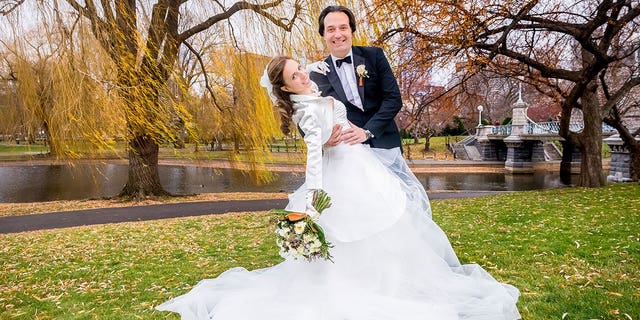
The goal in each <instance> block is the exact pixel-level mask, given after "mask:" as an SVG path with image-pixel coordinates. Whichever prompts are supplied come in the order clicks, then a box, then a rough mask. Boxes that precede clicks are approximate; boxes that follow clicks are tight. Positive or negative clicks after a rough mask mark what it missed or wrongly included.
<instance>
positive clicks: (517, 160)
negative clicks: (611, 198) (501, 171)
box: [451, 98, 629, 181]
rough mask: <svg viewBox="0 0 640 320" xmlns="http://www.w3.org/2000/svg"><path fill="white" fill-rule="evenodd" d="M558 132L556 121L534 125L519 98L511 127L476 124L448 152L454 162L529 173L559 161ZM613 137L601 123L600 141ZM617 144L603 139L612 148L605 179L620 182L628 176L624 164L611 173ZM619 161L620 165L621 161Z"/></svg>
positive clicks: (576, 128) (576, 161)
mask: <svg viewBox="0 0 640 320" xmlns="http://www.w3.org/2000/svg"><path fill="white" fill-rule="evenodd" d="M582 128H583V123H582V122H575V123H571V124H570V126H569V130H571V131H573V132H580V131H581V130H582ZM559 129H560V128H559V123H558V122H556V121H551V122H542V123H537V122H535V121H533V120H531V119H530V118H529V117H528V116H527V104H526V103H525V102H524V101H522V98H520V99H518V102H516V103H515V104H514V105H513V117H512V120H511V124H509V125H503V126H491V125H479V126H478V127H477V130H476V134H475V135H471V136H468V137H467V138H465V139H463V140H461V141H460V142H458V143H457V144H455V145H452V146H451V149H453V152H454V155H455V157H456V158H457V159H466V160H478V161H504V166H505V170H506V171H507V172H512V173H531V172H533V171H534V164H535V163H538V162H544V161H554V160H561V159H562V152H561V151H560V149H559V148H558V145H556V143H557V142H562V141H564V139H563V138H562V137H560V136H559V135H558V131H559ZM614 134H617V132H616V130H615V129H614V128H612V127H610V126H608V125H605V124H603V127H602V135H603V138H608V137H610V136H612V135H614ZM609 140H611V141H609ZM614 140H615V141H614ZM617 141H620V139H619V138H618V139H617V140H616V139H613V140H612V139H611V138H608V139H605V142H607V143H608V144H609V145H610V146H611V149H612V164H611V170H612V172H611V173H610V176H609V180H618V181H623V180H624V179H616V177H617V178H624V176H625V174H626V176H627V177H628V176H629V171H628V165H627V169H626V173H625V172H624V168H622V169H621V171H622V172H614V169H617V165H618V164H617V161H618V159H617V157H616V154H617V153H619V151H623V150H618V149H620V148H617V147H616V143H617ZM609 142H612V143H609ZM619 145H621V144H619ZM622 161H623V162H624V159H622ZM572 166H573V167H577V168H579V166H580V153H579V150H577V148H576V151H575V153H574V154H573V163H572ZM612 176H613V177H612Z"/></svg>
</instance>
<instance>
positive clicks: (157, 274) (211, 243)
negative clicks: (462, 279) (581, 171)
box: [0, 183, 640, 320]
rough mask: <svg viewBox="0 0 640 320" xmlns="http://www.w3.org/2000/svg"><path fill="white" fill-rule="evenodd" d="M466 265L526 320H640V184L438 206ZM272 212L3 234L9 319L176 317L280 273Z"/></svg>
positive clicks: (2, 292) (0, 292)
mask: <svg viewBox="0 0 640 320" xmlns="http://www.w3.org/2000/svg"><path fill="white" fill-rule="evenodd" d="M432 205H433V212H434V219H435V220H436V222H437V223H438V224H440V226H441V227H442V228H443V230H444V231H445V232H446V233H447V234H448V236H449V238H450V240H451V242H452V244H453V246H454V248H455V250H456V252H457V254H458V256H459V257H460V259H461V261H462V262H464V263H470V262H476V263H479V264H480V265H482V266H483V267H484V268H486V269H487V270H488V271H489V272H490V273H491V274H492V275H493V276H494V277H496V278H497V279H499V280H501V281H504V282H509V283H511V284H513V285H515V286H516V287H518V288H519V289H520V290H521V292H522V296H521V298H520V301H519V303H518V305H519V309H520V311H521V313H522V316H523V319H540V320H548V319H563V315H565V314H566V315H565V316H564V319H581V320H584V319H624V320H628V319H632V320H634V319H640V278H639V277H640V273H639V272H638V270H640V261H639V260H640V186H638V184H636V183H633V184H616V185H609V186H607V187H604V188H600V189H581V188H565V189H555V190H547V191H531V192H517V193H508V194H500V195H494V196H487V197H479V198H470V199H450V200H435V201H433V203H432ZM279 261H281V259H280V258H279V257H278V255H277V250H276V249H275V241H274V237H273V234H272V222H271V217H270V216H269V215H268V214H267V213H265V212H256V213H244V214H229V215H221V216H206V217H194V218H183V219H173V220H161V221H151V222H136V223H124V224H115V225H104V226H91V227H78V228H72V229H63V230H49V231H38V232H29V233H22V234H9V235H0V265H1V270H0V271H1V272H0V318H2V319H51V318H56V319H94V318H97V319H136V318H139V319H177V318H178V317H177V316H176V315H174V314H171V313H163V312H157V311H155V310H154V309H153V307H154V306H155V305H158V304H159V303H161V302H163V301H165V300H167V299H169V298H171V297H174V296H176V295H179V294H182V293H185V292H187V291H188V290H189V288H191V287H192V286H193V285H194V284H196V283H197V282H198V281H199V280H201V279H203V278H209V277H214V276H216V275H218V274H219V273H221V272H222V271H224V270H226V269H228V268H231V267H233V266H244V267H247V268H248V269H256V268H262V267H266V266H269V265H273V264H275V263H277V262H279Z"/></svg>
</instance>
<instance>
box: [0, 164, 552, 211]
mask: <svg viewBox="0 0 640 320" xmlns="http://www.w3.org/2000/svg"><path fill="white" fill-rule="evenodd" d="M159 170H160V180H161V182H162V185H163V187H164V188H165V190H167V191H169V192H171V193H174V194H194V193H216V192H291V191H293V190H295V189H296V188H297V187H299V186H300V185H301V184H302V182H303V181H304V175H303V174H302V173H294V172H279V173H278V174H277V178H276V179H275V180H274V181H273V182H271V183H269V184H266V185H255V184H254V183H252V180H251V178H250V177H249V176H248V175H247V174H245V173H243V171H240V170H235V169H218V168H210V167H195V166H160V167H159ZM417 177H418V179H419V180H420V182H421V183H422V184H423V185H424V186H425V188H426V189H427V190H428V191H429V190H439V191H440V190H474V191H519V190H536V189H548V188H556V187H560V186H562V183H561V182H560V178H559V177H558V174H557V173H546V172H544V173H543V172H540V173H534V174H518V175H511V174H502V173H421V174H417ZM126 180H127V166H126V165H122V164H78V165H74V166H68V165H34V166H0V202H5V203H8V202H39V201H51V200H79V199H89V198H102V197H111V196H114V195H116V194H117V193H118V192H119V191H120V190H121V189H122V187H123V186H124V184H125V183H126Z"/></svg>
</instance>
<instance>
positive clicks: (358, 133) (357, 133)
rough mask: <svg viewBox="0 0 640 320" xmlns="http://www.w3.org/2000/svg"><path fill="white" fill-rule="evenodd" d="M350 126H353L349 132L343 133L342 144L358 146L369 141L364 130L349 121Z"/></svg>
mask: <svg viewBox="0 0 640 320" xmlns="http://www.w3.org/2000/svg"><path fill="white" fill-rule="evenodd" d="M349 124H350V125H351V127H350V128H349V129H347V130H344V131H342V142H344V143H347V144H357V143H363V142H365V141H367V139H368V137H367V134H366V133H365V132H364V129H362V128H360V127H358V126H356V125H355V124H353V123H351V121H349Z"/></svg>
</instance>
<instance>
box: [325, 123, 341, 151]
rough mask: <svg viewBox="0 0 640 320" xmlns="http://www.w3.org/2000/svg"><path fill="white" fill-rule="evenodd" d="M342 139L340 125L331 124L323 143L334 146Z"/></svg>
mask: <svg viewBox="0 0 640 320" xmlns="http://www.w3.org/2000/svg"><path fill="white" fill-rule="evenodd" d="M340 141H342V127H341V126H340V125H339V124H336V125H334V126H333V130H331V136H330V137H329V140H327V142H326V143H325V144H324V145H325V146H327V147H335V146H337V145H338V143H340Z"/></svg>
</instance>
